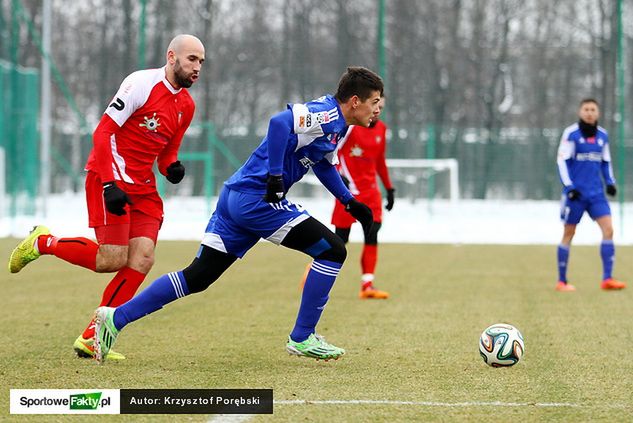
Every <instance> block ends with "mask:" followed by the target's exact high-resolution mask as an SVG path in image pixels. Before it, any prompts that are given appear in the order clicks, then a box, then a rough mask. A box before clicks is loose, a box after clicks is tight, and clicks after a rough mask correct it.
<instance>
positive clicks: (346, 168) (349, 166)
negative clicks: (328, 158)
mask: <svg viewBox="0 0 633 423" xmlns="http://www.w3.org/2000/svg"><path fill="white" fill-rule="evenodd" d="M348 132H349V133H348V135H347V137H346V138H345V139H344V141H343V145H342V146H341V147H340V148H339V152H338V158H339V162H340V164H339V172H340V173H341V175H343V176H345V177H346V178H347V179H348V180H349V190H350V192H351V193H352V194H354V195H358V194H360V193H362V192H365V191H367V190H375V191H378V185H377V184H376V174H378V176H380V180H381V181H382V183H383V185H384V186H385V189H391V188H392V185H391V180H390V179H389V172H388V171H387V163H386V162H385V150H386V141H387V139H386V132H387V127H386V126H385V124H384V123H383V122H382V121H380V120H379V121H378V122H376V124H375V125H374V126H373V127H370V128H366V127H363V126H351V127H350V128H349V130H348Z"/></svg>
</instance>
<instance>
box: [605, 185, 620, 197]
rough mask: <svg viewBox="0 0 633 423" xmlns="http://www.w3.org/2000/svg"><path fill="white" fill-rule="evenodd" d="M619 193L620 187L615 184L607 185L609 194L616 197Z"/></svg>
mask: <svg viewBox="0 0 633 423" xmlns="http://www.w3.org/2000/svg"><path fill="white" fill-rule="evenodd" d="M617 193H618V189H617V188H616V187H615V185H607V194H609V195H610V196H611V197H615V195H616V194H617Z"/></svg>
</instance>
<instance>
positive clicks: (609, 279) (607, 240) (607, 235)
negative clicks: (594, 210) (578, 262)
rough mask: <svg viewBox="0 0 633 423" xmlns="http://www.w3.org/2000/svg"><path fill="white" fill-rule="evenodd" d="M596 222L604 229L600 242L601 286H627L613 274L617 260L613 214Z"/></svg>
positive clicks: (615, 287) (606, 287)
mask: <svg viewBox="0 0 633 423" xmlns="http://www.w3.org/2000/svg"><path fill="white" fill-rule="evenodd" d="M596 223H597V224H598V226H599V227H600V230H601V231H602V242H601V243H600V258H601V259H602V283H601V284H600V287H601V288H602V289H606V290H612V289H623V288H626V284H625V283H624V282H621V281H618V280H615V279H613V275H612V273H613V264H614V262H615V244H614V243H613V221H612V219H611V215H605V216H601V217H598V218H597V219H596Z"/></svg>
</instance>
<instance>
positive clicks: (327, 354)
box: [286, 333, 345, 361]
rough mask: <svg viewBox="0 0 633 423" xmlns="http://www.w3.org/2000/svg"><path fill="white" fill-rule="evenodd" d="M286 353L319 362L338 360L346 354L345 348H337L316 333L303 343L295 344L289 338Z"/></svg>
mask: <svg viewBox="0 0 633 423" xmlns="http://www.w3.org/2000/svg"><path fill="white" fill-rule="evenodd" d="M286 351H288V353H289V354H291V355H298V356H303V357H310V358H316V359H317V360H325V361H327V360H330V359H334V360H338V358H339V357H340V356H342V355H343V354H345V350H344V349H343V348H339V347H335V346H334V345H332V344H328V343H327V342H325V338H323V337H322V336H321V335H317V334H316V333H311V334H310V336H309V337H308V339H306V340H305V341H303V342H295V341H293V340H292V339H291V338H290V337H288V343H287V344H286Z"/></svg>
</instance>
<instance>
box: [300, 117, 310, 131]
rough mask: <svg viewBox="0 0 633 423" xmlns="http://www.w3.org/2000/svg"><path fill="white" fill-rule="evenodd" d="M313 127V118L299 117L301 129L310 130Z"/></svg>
mask: <svg viewBox="0 0 633 423" xmlns="http://www.w3.org/2000/svg"><path fill="white" fill-rule="evenodd" d="M310 126H312V116H311V115H307V116H299V128H309V127H310Z"/></svg>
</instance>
